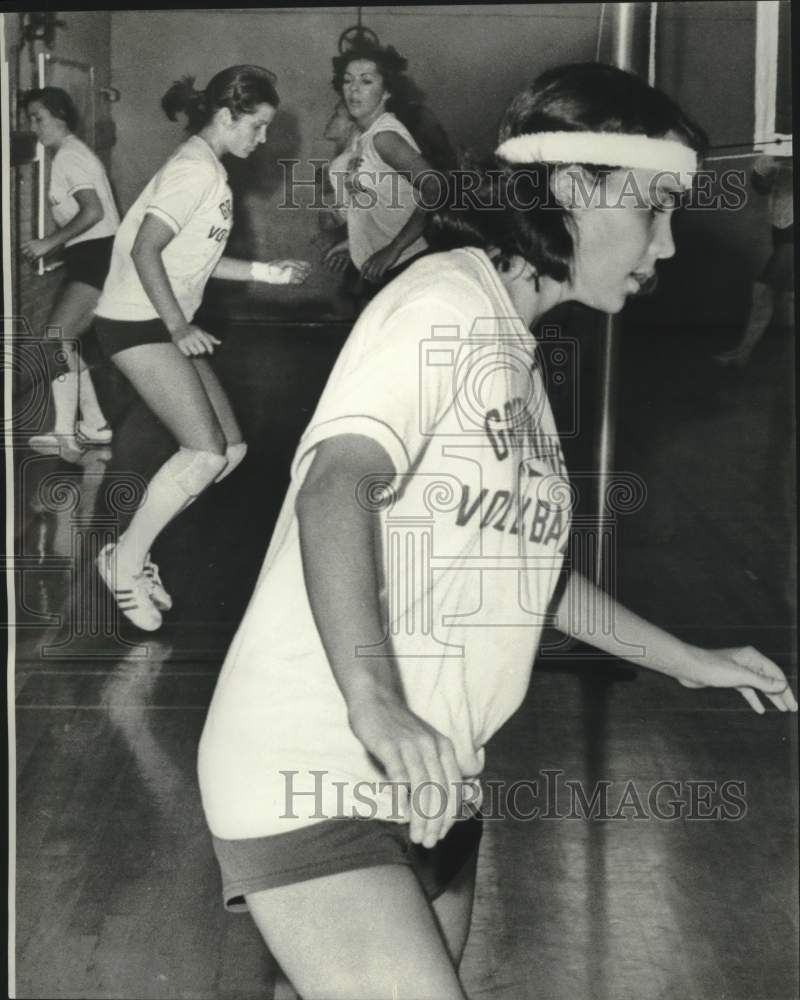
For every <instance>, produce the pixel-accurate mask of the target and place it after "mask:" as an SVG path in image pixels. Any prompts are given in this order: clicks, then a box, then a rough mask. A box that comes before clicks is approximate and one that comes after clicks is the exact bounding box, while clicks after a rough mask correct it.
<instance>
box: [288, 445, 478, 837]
mask: <svg viewBox="0 0 800 1000" xmlns="http://www.w3.org/2000/svg"><path fill="white" fill-rule="evenodd" d="M376 474H378V475H380V476H381V478H385V480H386V482H387V483H388V482H389V481H390V480H391V479H392V476H393V472H392V465H391V461H390V459H389V456H388V455H387V454H386V452H385V451H384V450H383V448H381V447H380V445H378V444H377V443H376V442H374V441H372V440H371V439H370V438H367V437H362V436H360V435H342V436H341V437H336V438H332V439H329V440H327V441H324V442H323V443H322V444H320V445H319V447H318V449H317V451H316V454H315V456H314V460H313V462H312V465H311V468H310V469H309V471H308V474H307V476H306V479H305V481H304V483H303V486H302V488H301V490H300V492H299V494H298V497H297V501H296V511H297V518H298V524H299V532H300V549H301V554H302V559H303V571H304V575H305V580H306V588H307V591H308V597H309V602H310V605H311V610H312V613H313V615H314V621H315V623H316V625H317V630H318V631H319V635H320V638H321V640H322V644H323V646H324V648H325V652H326V654H327V657H328V662H329V664H330V666H331V670H332V672H333V675H334V677H335V679H336V682H337V684H338V685H339V688H340V689H341V692H342V695H343V696H344V699H345V702H346V704H347V709H348V715H349V720H350V725H351V728H352V729H353V732H354V733H355V735H356V736H357V737H358V739H359V740H360V741H361V742H362V744H363V745H364V746H365V748H366V749H367V750H368V751H369V752H370V753H371V754H373V755H374V756H375V757H376V758H377V759H378V760H379V761H380V762H381V764H382V765H383V766H384V768H385V770H386V773H387V775H388V778H389V780H390V781H394V782H399V783H408V784H410V785H411V786H412V787H413V786H416V785H419V784H421V783H423V782H426V781H433V782H435V783H436V785H437V786H438V787H439V788H443V789H447V791H448V793H449V794H450V797H451V799H454V798H455V792H456V789H457V787H458V784H459V782H460V781H461V779H462V777H463V776H464V773H465V772H463V771H462V770H461V769H460V767H459V764H458V763H457V761H456V758H455V753H454V749H453V745H452V743H451V741H450V740H449V739H448V738H447V737H446V736H444V735H442V734H441V733H439V732H437V731H436V730H435V729H433V728H432V727H431V726H429V725H428V724H427V723H425V722H424V721H423V720H422V719H420V718H419V717H418V716H417V715H415V714H414V713H413V712H412V711H411V710H410V709H409V708H408V705H407V703H406V699H405V697H404V694H403V690H402V684H401V680H400V676H399V673H398V670H397V665H396V663H395V661H394V660H393V658H392V657H389V656H374V657H373V656H364V655H362V656H358V655H357V652H356V650H357V649H358V648H359V647H364V646H379V645H380V644H382V643H383V640H384V637H385V635H386V629H385V625H384V622H383V620H382V612H381V608H380V602H379V598H378V586H379V572H378V565H379V563H378V559H379V557H380V555H379V552H378V551H376V544H375V523H374V518H375V517H377V515H376V514H375V513H373V512H372V511H369V510H366V509H365V508H364V506H363V505H362V504H360V503H359V502H358V500H357V495H356V489H357V486H358V484H359V482H360V481H361V480H362V479H363V478H364V477H365V476H375V475H376ZM332 526H335V530H332ZM384 652H385V648H384ZM468 763H472V762H468ZM471 773H475V772H474V771H473V772H471ZM429 793H430V794H432V795H433V798H432V799H429V798H428V796H429ZM439 801H441V800H439ZM436 802H437V797H436V796H435V793H433V789H432V788H427V789H426V790H425V792H423V794H422V796H421V800H420V804H421V813H424V814H427V815H429V816H433V815H435V814H436V813H437V811H438V810H437V806H436V804H435V803H436ZM432 803H433V808H431V804H432ZM452 814H453V810H452V809H447V810H445V811H444V815H443V816H440V817H438V818H436V819H425V817H424V816H423V815H421V814H420V813H416V814H414V813H412V815H411V817H410V819H411V839H412V840H413V841H414V842H415V843H424V844H425V845H426V846H429V847H430V846H433V844H435V843H436V841H437V840H438V839H439V838H441V837H443V836H444V834H445V833H446V832H447V830H448V829H449V827H450V826H451V825H452V821H453V815H452Z"/></svg>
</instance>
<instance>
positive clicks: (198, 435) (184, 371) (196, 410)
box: [114, 344, 226, 455]
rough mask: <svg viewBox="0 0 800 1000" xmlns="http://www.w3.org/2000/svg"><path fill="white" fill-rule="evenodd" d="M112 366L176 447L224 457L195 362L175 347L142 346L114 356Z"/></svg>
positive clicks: (223, 441) (216, 422) (218, 429)
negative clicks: (129, 385) (117, 370)
mask: <svg viewBox="0 0 800 1000" xmlns="http://www.w3.org/2000/svg"><path fill="white" fill-rule="evenodd" d="M114 364H115V365H116V366H117V367H118V368H119V370H120V371H121V372H122V374H123V375H124V376H125V377H126V378H127V379H128V381H129V382H130V383H131V385H132V386H133V387H134V389H136V391H137V392H138V393H139V395H140V396H141V397H142V399H143V400H144V401H145V403H146V404H147V405H148V406H149V407H150V409H151V410H152V411H153V413H155V415H156V416H157V417H158V419H159V420H160V421H161V422H162V423H163V424H164V426H165V427H166V428H167V430H168V431H169V432H170V434H172V436H173V437H174V438H175V440H176V441H177V442H178V444H179V445H181V446H182V447H184V448H194V449H196V450H197V451H209V452H213V453H214V454H215V455H224V454H225V446H226V439H225V433H224V431H223V429H222V427H221V425H220V421H219V419H218V418H217V414H216V412H215V409H214V406H213V405H212V403H211V400H210V399H209V396H208V393H207V392H206V389H205V385H204V382H203V379H202V378H201V376H200V374H199V371H198V363H197V361H196V360H192V361H190V360H189V358H187V357H186V356H185V355H184V354H182V353H181V352H180V351H179V350H178V348H177V347H176V346H175V345H174V344H141V345H140V346H138V347H129V348H128V349H127V350H126V351H120V352H119V354H115V355H114Z"/></svg>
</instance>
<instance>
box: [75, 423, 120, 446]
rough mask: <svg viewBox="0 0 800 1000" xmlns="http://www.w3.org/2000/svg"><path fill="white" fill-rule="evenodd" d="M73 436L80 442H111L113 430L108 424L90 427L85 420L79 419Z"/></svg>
mask: <svg viewBox="0 0 800 1000" xmlns="http://www.w3.org/2000/svg"><path fill="white" fill-rule="evenodd" d="M75 437H76V438H77V439H78V440H79V441H80V443H81V444H111V439H112V438H113V437H114V432H113V431H112V430H111V428H110V427H109V426H108V424H105V425H104V426H103V427H90V426H89V425H88V424H87V423H86V421H85V420H79V421H78V425H77V427H76V428H75Z"/></svg>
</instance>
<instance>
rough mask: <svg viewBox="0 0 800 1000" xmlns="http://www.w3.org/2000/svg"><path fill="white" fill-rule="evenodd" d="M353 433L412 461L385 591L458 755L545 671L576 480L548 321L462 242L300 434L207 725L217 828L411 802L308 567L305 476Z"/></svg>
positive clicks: (385, 322) (391, 304) (408, 289)
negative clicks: (550, 394)
mask: <svg viewBox="0 0 800 1000" xmlns="http://www.w3.org/2000/svg"><path fill="white" fill-rule="evenodd" d="M341 434H359V435H364V436H366V437H368V438H371V439H373V440H375V441H377V442H378V443H379V444H380V445H382V446H383V448H384V449H385V450H386V452H387V453H388V455H389V456H390V458H391V460H392V463H393V465H394V468H395V472H396V476H395V479H394V489H395V500H394V503H393V504H392V505H391V506H390V507H388V508H387V509H384V510H383V512H382V514H381V530H382V535H383V538H382V560H383V578H384V580H385V581H387V583H386V585H385V586H384V587H383V591H382V595H381V596H382V602H383V606H384V608H385V609H386V612H387V620H389V621H390V622H391V647H392V649H393V651H394V654H395V657H396V662H397V666H398V669H399V671H400V674H401V676H402V681H403V685H404V690H405V692H406V696H407V699H408V702H409V705H410V707H411V709H412V710H413V711H415V712H416V713H417V714H418V715H420V716H421V717H422V718H423V719H425V720H426V721H427V722H428V723H430V724H431V725H433V726H435V727H436V728H437V729H439V730H440V731H442V732H443V733H445V734H446V735H447V736H449V737H450V739H451V740H452V741H453V743H454V744H455V748H456V753H457V756H458V758H459V759H460V760H465V759H466V758H467V757H468V756H470V755H471V753H472V751H476V752H477V755H478V759H479V760H481V761H482V759H483V749H482V748H483V746H484V744H485V743H486V742H487V740H488V739H489V738H490V737H491V736H492V734H493V733H495V732H496V731H497V729H498V728H499V727H500V726H501V725H502V724H503V722H505V720H506V719H508V717H509V716H510V715H511V714H512V713H513V712H514V711H515V710H516V709H517V707H518V706H519V705H520V703H521V701H522V699H523V697H524V695H525V691H526V689H527V687H528V683H529V679H530V674H531V669H532V665H533V660H534V656H535V655H536V651H537V647H538V642H539V637H540V633H541V629H542V625H543V614H544V612H545V610H546V609H547V606H548V602H549V600H550V598H551V596H552V593H553V590H554V588H555V585H556V582H557V579H558V574H559V571H560V569H561V564H562V561H563V553H564V551H565V548H566V544H567V536H568V530H569V522H570V512H569V493H570V489H569V485H568V480H567V479H566V472H565V469H564V464H563V456H562V453H561V447H560V444H559V440H558V436H557V432H556V428H555V424H554V422H553V417H552V413H551V411H550V406H549V403H548V401H547V398H546V395H545V390H544V385H543V380H542V376H541V371H540V368H539V367H538V365H537V364H536V343H535V341H534V338H533V336H532V335H531V334H530V332H529V331H528V330H527V329H526V328H525V325H524V323H523V322H522V321H521V320H519V319H518V318H517V317H516V316H515V315H514V307H513V305H512V303H511V300H510V298H509V297H508V295H507V292H506V290H505V287H504V286H503V284H502V283H501V281H500V280H499V278H498V276H497V274H496V272H495V270H494V268H493V266H492V265H491V263H490V261H489V259H488V257H487V256H486V255H485V254H484V253H483V252H482V251H478V250H469V249H462V250H454V251H451V252H449V253H446V254H436V255H432V256H428V257H425V258H423V259H422V260H420V261H418V262H416V263H415V264H413V265H412V266H411V267H410V268H409V269H408V270H407V271H406V272H404V274H402V275H401V276H400V277H399V278H397V279H396V280H395V281H394V282H392V283H391V284H390V285H389V286H388V287H387V288H386V289H385V290H384V291H382V292H381V293H380V294H379V295H378V296H377V297H376V298H375V299H374V300H373V301H372V302H371V303H370V305H369V306H368V307H367V308H366V309H365V311H364V312H363V313H362V314H361V316H360V318H359V320H358V322H357V323H356V325H355V327H354V329H353V332H352V333H351V335H350V338H349V339H348V341H347V343H346V345H345V347H344V349H343V350H342V353H341V355H340V356H339V359H338V360H337V363H336V365H335V367H334V369H333V372H332V374H331V376H330V379H329V381H328V384H327V386H326V388H325V391H324V392H323V395H322V397H321V399H320V402H319V405H318V407H317V409H316V412H315V413H314V416H313V418H312V420H311V423H310V424H309V426H308V428H307V430H306V431H305V433H304V435H303V437H302V439H301V441H300V445H299V447H298V449H297V452H296V454H295V457H294V461H293V464H292V480H291V485H290V488H289V491H288V494H287V496H286V499H285V502H284V505H283V508H282V511H281V514H280V517H279V520H278V523H277V526H276V528H275V531H274V534H273V537H272V540H271V543H270V546H269V551H268V552H267V556H266V559H265V562H264V566H263V568H262V571H261V574H260V576H259V579H258V582H257V584H256V589H255V592H254V594H253V597H252V599H251V601H250V604H249V606H248V608H247V611H246V613H245V616H244V619H243V621H242V623H241V625H240V627H239V630H238V632H237V634H236V636H235V638H234V641H233V644H232V646H231V648H230V650H229V652H228V655H227V658H226V660H225V663H224V665H223V668H222V672H221V674H220V678H219V681H218V683H217V688H216V691H215V693H214V697H213V700H212V703H211V707H210V710H209V714H208V719H207V721H206V725H205V730H204V732H203V736H202V739H201V744H200V755H199V773H200V787H201V792H202V797H203V804H204V808H205V811H206V816H207V819H208V823H209V826H210V828H211V831H212V832H213V833H214V834H215V835H216V836H218V837H222V838H226V839H237V838H247V837H257V836H263V835H267V834H276V833H282V832H287V831H290V830H293V829H296V828H297V827H299V826H303V825H306V824H309V823H314V822H319V821H320V820H322V819H326V818H330V817H334V816H337V815H350V814H351V813H352V810H353V809H354V808H355V810H356V812H357V813H358V814H359V815H363V816H367V817H370V818H372V817H373V816H374V815H376V816H378V817H379V818H383V819H390V820H395V821H398V822H400V821H402V819H403V816H402V815H400V813H399V812H398V802H397V800H396V798H393V795H392V790H391V789H389V788H385V787H384V789H383V790H381V789H380V788H379V787H378V784H379V783H380V782H384V781H385V775H384V774H383V773H382V772H381V771H380V769H379V768H378V767H377V766H376V763H375V762H374V760H373V759H372V758H371V757H370V756H369V755H368V754H367V752H366V750H365V749H364V747H363V745H362V744H361V743H360V742H359V741H358V740H357V739H356V737H355V735H354V734H353V732H352V730H351V729H350V726H349V725H348V720H347V708H346V704H345V701H344V698H343V696H342V694H341V692H340V690H339V688H338V686H337V684H336V681H335V679H334V675H333V672H332V671H331V668H330V666H329V664H328V661H327V658H326V655H325V652H324V650H323V647H322V644H321V640H320V637H319V634H318V632H317V629H316V626H315V624H314V620H313V617H312V613H311V608H310V605H309V601H308V596H307V593H306V588H305V583H304V577H303V569H302V564H301V555H300V547H299V539H298V524H297V518H296V515H295V510H294V506H295V499H296V497H297V491H298V489H299V487H300V486H301V485H302V482H303V479H304V476H305V474H306V472H307V470H308V468H309V465H310V462H311V460H312V458H313V453H314V449H315V448H316V446H317V445H319V444H320V442H322V441H324V440H325V439H327V438H331V437H335V436H337V435H341ZM364 487H365V488H364V489H363V490H362V491H361V492H360V495H361V496H362V498H363V501H364V502H365V503H371V502H372V500H371V499H370V496H371V491H370V490H369V489H368V488H367V484H364ZM372 499H374V497H373V498H372ZM329 530H330V532H331V535H332V536H333V538H334V539H335V537H336V531H337V526H336V524H331V525H330V526H329ZM330 572H331V573H334V574H335V573H336V564H335V562H333V563H332V564H331V566H330ZM386 648H387V649H388V646H387V647H386ZM282 772H294V773H293V774H291V775H287V774H285V773H282ZM315 772H317V773H315ZM359 782H366V783H375V788H372V787H368V786H366V785H363V784H362V785H359V784H358V783H359ZM337 783H339V784H337ZM341 783H343V784H341ZM307 792H315V793H318V796H319V797H315V795H311V796H308V795H304V794H303V793H307ZM365 800H366V801H367V803H368V804H366V805H365Z"/></svg>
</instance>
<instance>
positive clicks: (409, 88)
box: [332, 42, 419, 120]
mask: <svg viewBox="0 0 800 1000" xmlns="http://www.w3.org/2000/svg"><path fill="white" fill-rule="evenodd" d="M358 59H367V60H369V61H370V62H374V63H375V67H376V69H377V70H378V72H379V73H380V75H381V78H382V79H383V86H384V88H385V89H386V90H387V91H388V92H389V98H388V99H387V101H386V110H387V111H391V112H392V113H393V114H395V115H397V117H398V118H401V116H402V114H403V112H404V110H405V108H406V107H407V106H408V105H409V104H410V103H411V102H412V101H413V100H415V99H418V97H419V93H418V91H417V90H416V88H415V87H414V85H413V83H412V82H411V81H410V80H409V78H408V77H407V76H406V70H407V69H408V60H407V59H404V58H403V56H401V55H400V53H399V52H398V51H397V49H395V48H394V47H393V46H391V45H385V46H384V45H372V44H370V43H369V42H362V43H360V44H358V45H354V46H353V48H351V49H348V50H347V52H345V53H343V54H342V55H340V56H334V57H333V80H332V83H333V89H334V90H335V91H336V93H337V94H341V93H342V86H343V85H344V74H345V73H346V72H347V67H348V66H349V65H350V63H352V62H356V60H358ZM401 120H402V119H401Z"/></svg>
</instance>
